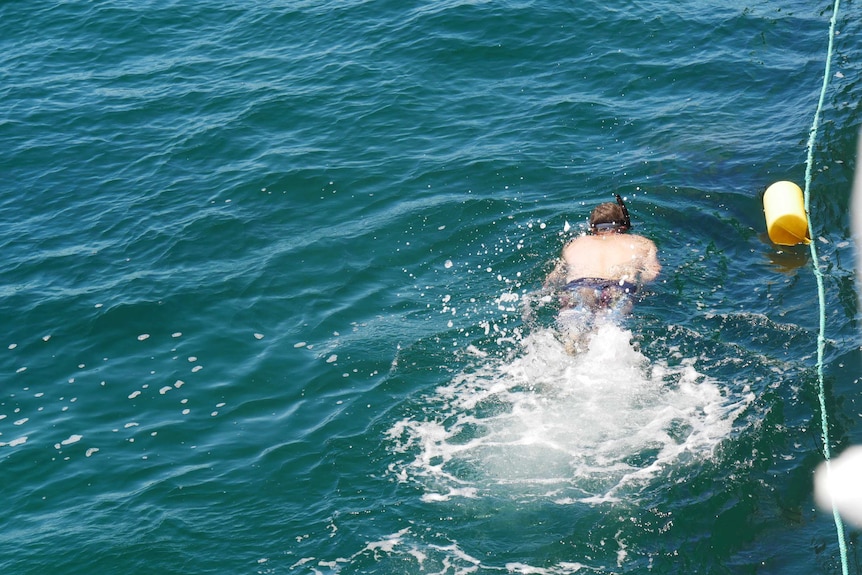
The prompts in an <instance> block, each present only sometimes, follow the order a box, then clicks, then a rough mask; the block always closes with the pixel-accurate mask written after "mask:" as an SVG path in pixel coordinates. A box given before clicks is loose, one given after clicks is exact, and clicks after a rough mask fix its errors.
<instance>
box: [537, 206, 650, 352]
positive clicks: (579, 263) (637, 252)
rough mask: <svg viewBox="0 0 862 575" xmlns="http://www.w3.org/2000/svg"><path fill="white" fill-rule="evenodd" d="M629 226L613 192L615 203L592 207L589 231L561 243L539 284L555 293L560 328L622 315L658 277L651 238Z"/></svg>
mask: <svg viewBox="0 0 862 575" xmlns="http://www.w3.org/2000/svg"><path fill="white" fill-rule="evenodd" d="M630 229H631V219H630V218H629V213H628V210H627V209H626V205H625V203H624V202H623V200H622V198H621V197H620V196H619V195H617V201H616V203H613V202H605V203H602V204H599V205H598V206H596V207H595V209H593V211H592V213H591V214H590V234H588V235H581V236H578V237H577V238H575V239H573V240H571V241H570V242H569V243H568V244H566V246H565V247H564V248H563V252H562V255H561V258H560V260H559V261H558V262H557V265H556V266H555V267H554V270H553V271H552V272H551V273H550V274H549V275H548V277H547V279H546V280H545V283H544V287H545V290H551V291H553V292H556V293H558V294H559V298H558V299H559V302H560V306H561V312H560V316H559V318H558V319H559V320H562V321H560V322H559V323H561V325H564V327H565V329H563V331H564V333H568V334H569V335H571V334H572V333H573V332H575V333H579V334H581V335H583V333H584V332H585V331H587V328H588V327H589V324H591V323H592V322H593V321H594V320H595V317H594V316H596V315H597V314H611V313H621V314H627V313H628V312H629V311H631V307H632V303H633V301H634V296H635V294H636V293H637V292H638V291H639V290H640V289H641V288H642V287H643V285H644V284H647V283H649V282H651V281H653V280H655V279H656V277H658V275H659V272H660V271H661V264H659V261H658V255H657V254H658V250H657V249H656V246H655V243H653V241H652V240H650V239H647V238H645V237H643V236H639V235H637V234H630V233H627V232H628V231H629V230H630ZM567 310H572V311H574V310H577V311H578V312H579V313H577V314H575V313H566V312H567ZM585 312H586V316H585ZM567 316H572V317H567ZM576 317H577V321H573V320H574V319H575V318H576ZM577 339H581V338H577Z"/></svg>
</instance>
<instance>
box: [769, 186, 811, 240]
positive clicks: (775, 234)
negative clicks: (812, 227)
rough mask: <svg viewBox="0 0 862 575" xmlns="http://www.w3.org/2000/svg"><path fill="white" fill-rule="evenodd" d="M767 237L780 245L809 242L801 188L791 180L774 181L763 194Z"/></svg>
mask: <svg viewBox="0 0 862 575" xmlns="http://www.w3.org/2000/svg"><path fill="white" fill-rule="evenodd" d="M763 212H764V214H765V215H766V231H767V233H768V234H769V239H770V240H772V241H773V242H774V243H776V244H779V245H782V246H795V245H797V244H807V243H810V242H811V238H810V237H809V235H808V216H807V215H806V213H805V202H804V200H803V198H802V190H801V189H800V188H799V186H797V185H796V184H794V183H793V182H775V183H774V184H772V185H771V186H769V187H768V188H766V193H764V194H763Z"/></svg>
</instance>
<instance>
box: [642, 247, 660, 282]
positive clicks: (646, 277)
mask: <svg viewBox="0 0 862 575" xmlns="http://www.w3.org/2000/svg"><path fill="white" fill-rule="evenodd" d="M659 273H661V264H660V263H659V261H658V250H657V249H656V247H655V244H652V245H650V246H648V247H647V252H646V254H644V259H643V269H642V271H641V276H640V277H641V281H642V282H643V283H649V282H651V281H653V280H654V279H655V278H657V277H658V274H659Z"/></svg>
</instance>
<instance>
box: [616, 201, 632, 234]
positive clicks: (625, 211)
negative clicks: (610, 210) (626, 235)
mask: <svg viewBox="0 0 862 575" xmlns="http://www.w3.org/2000/svg"><path fill="white" fill-rule="evenodd" d="M614 195H615V196H616V197H617V204H618V205H619V206H620V209H622V211H623V217H624V218H625V221H624V222H623V223H622V225H620V231H621V232H627V231H629V230H630V229H632V219H631V218H630V217H629V210H628V208H626V203H625V202H624V201H623V199H622V198H621V197H620V195H619V194H614Z"/></svg>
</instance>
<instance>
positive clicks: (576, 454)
mask: <svg viewBox="0 0 862 575" xmlns="http://www.w3.org/2000/svg"><path fill="white" fill-rule="evenodd" d="M582 343H583V345H584V349H583V351H581V352H580V353H577V354H575V355H572V354H571V353H569V352H570V351H571V349H569V350H568V351H567V346H566V344H564V343H562V342H561V341H560V339H559V332H557V331H555V330H551V329H538V330H536V331H534V332H532V333H531V334H529V335H527V336H526V337H524V338H523V339H522V341H521V342H520V346H521V350H520V352H519V353H518V354H516V356H515V357H514V359H512V358H509V359H500V358H494V357H491V356H489V355H485V354H478V355H479V356H480V358H479V360H478V365H475V366H474V367H472V368H470V369H468V370H465V371H463V372H461V373H459V374H458V375H457V376H455V377H454V378H452V380H451V381H449V382H448V383H445V384H444V385H441V386H439V387H437V388H435V389H434V390H433V391H432V392H430V393H429V394H427V395H426V396H425V397H423V398H422V399H421V405H420V406H419V408H418V409H415V410H413V412H412V413H410V414H408V415H407V416H405V417H403V418H401V419H400V420H398V421H397V422H395V424H394V425H392V426H391V427H390V429H389V430H388V431H387V434H386V435H387V441H388V443H389V449H390V451H391V452H392V453H393V454H394V455H395V456H396V457H395V461H394V463H392V464H390V466H389V472H390V473H391V474H393V475H394V476H395V477H396V478H397V479H398V480H399V481H402V482H407V483H415V484H419V485H420V486H421V488H422V490H423V492H424V495H423V499H424V500H425V501H446V500H450V499H453V498H458V497H466V498H474V497H483V496H494V497H502V498H506V499H514V500H531V499H545V500H548V499H550V500H551V501H553V502H555V503H559V504H571V503H576V502H588V503H599V502H603V501H617V500H619V499H631V498H636V497H637V494H638V493H639V491H640V490H641V489H643V488H644V487H645V486H647V485H650V484H651V483H652V482H653V481H655V480H656V479H660V478H661V477H663V476H665V474H666V472H667V471H668V470H669V469H672V468H675V467H678V466H684V465H687V464H690V463H692V462H697V461H703V460H706V459H709V458H711V457H713V455H714V453H715V448H716V447H717V446H718V444H719V443H720V442H721V441H722V440H723V439H725V438H726V437H728V435H729V434H730V433H731V431H732V429H733V425H734V421H735V419H736V418H737V416H738V415H739V413H740V412H741V411H742V410H744V409H745V407H746V406H747V405H748V404H749V403H750V402H751V401H752V400H753V395H752V394H747V395H745V396H744V397H732V396H729V394H728V393H727V392H725V391H723V390H722V388H721V386H720V385H719V383H718V382H717V381H715V380H713V379H711V378H709V377H707V376H705V375H704V374H702V373H699V372H698V371H697V370H696V369H695V367H694V363H695V362H694V359H691V360H684V361H682V362H679V361H674V362H673V365H670V364H669V363H668V362H667V361H665V360H661V359H659V360H656V361H650V360H649V359H648V358H647V357H646V356H644V355H643V354H642V353H641V352H640V351H639V350H638V348H637V346H636V345H634V344H633V343H632V333H631V332H630V331H629V330H628V329H625V328H624V327H622V326H621V325H618V324H617V323H615V322H613V321H604V322H599V323H597V324H596V325H595V326H594V329H593V330H592V331H591V332H590V334H589V336H588V337H587V338H586V339H584V340H582ZM482 356H483V357H482Z"/></svg>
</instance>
